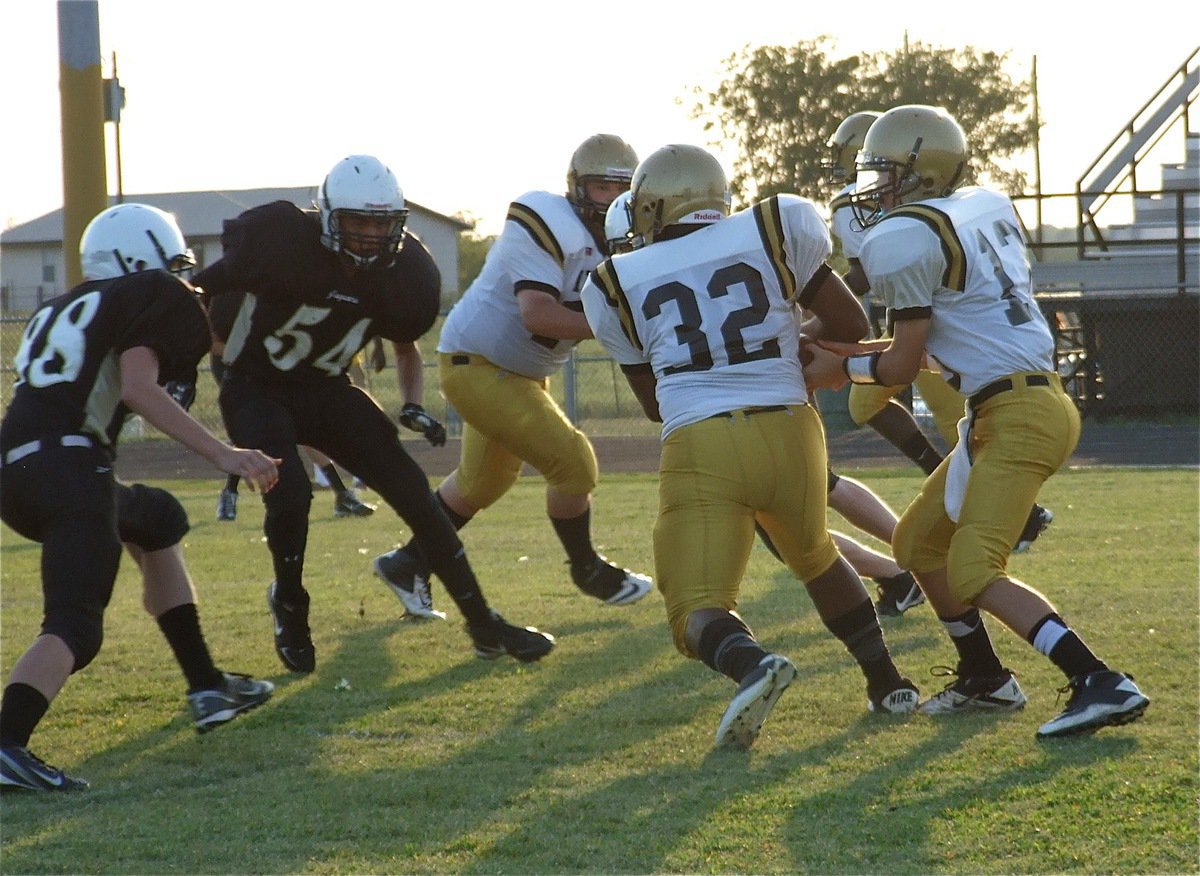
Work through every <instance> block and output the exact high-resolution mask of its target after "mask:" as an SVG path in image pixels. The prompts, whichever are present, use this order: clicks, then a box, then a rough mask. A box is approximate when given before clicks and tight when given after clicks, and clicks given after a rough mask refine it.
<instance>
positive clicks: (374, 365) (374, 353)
mask: <svg viewBox="0 0 1200 876" xmlns="http://www.w3.org/2000/svg"><path fill="white" fill-rule="evenodd" d="M384 368H387V353H385V352H384V351H383V341H381V340H379V338H375V341H374V343H372V345H371V370H372V371H374V372H375V373H376V374H378V373H379V372H380V371H382V370H383V369H384Z"/></svg>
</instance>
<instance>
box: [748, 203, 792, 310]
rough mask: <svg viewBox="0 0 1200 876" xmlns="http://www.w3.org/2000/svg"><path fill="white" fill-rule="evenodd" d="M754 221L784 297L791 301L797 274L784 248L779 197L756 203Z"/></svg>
mask: <svg viewBox="0 0 1200 876" xmlns="http://www.w3.org/2000/svg"><path fill="white" fill-rule="evenodd" d="M754 221H755V222H756V223H757V224H758V236H759V237H761V238H762V242H763V246H764V247H766V250H767V254H768V255H769V256H770V257H771V266H772V267H774V268H775V276H776V277H777V278H778V279H779V287H780V288H781V289H782V290H783V297H784V298H785V299H786V300H787V301H791V300H792V299H793V298H794V297H795V296H796V275H795V274H793V273H792V269H791V268H789V267H788V263H787V251H786V250H785V249H784V248H783V217H782V216H780V215H779V198H777V197H771V198H767V200H765V201H760V202H759V203H757V204H755V205H754Z"/></svg>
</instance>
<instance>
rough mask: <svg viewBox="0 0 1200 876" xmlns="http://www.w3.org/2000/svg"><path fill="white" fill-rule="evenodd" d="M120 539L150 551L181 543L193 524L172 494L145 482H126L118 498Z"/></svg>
mask: <svg viewBox="0 0 1200 876" xmlns="http://www.w3.org/2000/svg"><path fill="white" fill-rule="evenodd" d="M117 528H118V530H119V531H120V534H121V541H123V542H129V543H130V544H135V545H137V546H138V547H140V548H141V549H142V550H144V551H147V552H153V551H160V550H164V549H165V548H169V547H171V546H172V545H174V544H178V543H179V542H180V541H182V540H183V537H184V536H185V535H187V533H188V529H189V528H190V526H189V523H188V516H187V511H185V510H184V508H183V505H182V504H180V502H179V500H178V499H176V498H175V497H174V496H173V495H171V494H170V493H168V492H167V491H166V490H163V489H159V488H158V487H147V486H145V485H144V484H133V485H132V486H128V487H125V486H123V487H122V488H121V489H120V491H119V493H118V498H117Z"/></svg>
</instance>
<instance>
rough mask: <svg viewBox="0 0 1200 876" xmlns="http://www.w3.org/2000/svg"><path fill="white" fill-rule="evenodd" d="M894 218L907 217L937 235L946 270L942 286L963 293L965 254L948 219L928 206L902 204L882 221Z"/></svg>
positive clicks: (964, 286) (965, 277) (888, 213)
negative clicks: (927, 227)
mask: <svg viewBox="0 0 1200 876" xmlns="http://www.w3.org/2000/svg"><path fill="white" fill-rule="evenodd" d="M896 216H909V217H911V218H913V219H918V220H920V221H921V222H924V223H925V224H926V225H928V226H929V228H930V229H931V230H932V231H933V233H934V234H936V235H937V238H938V242H939V243H940V244H941V245H942V255H943V256H945V258H946V270H945V271H944V272H943V273H942V285H943V286H945V287H946V288H947V289H952V290H953V291H955V292H962V291H964V290H965V289H966V288H967V254H966V251H965V250H964V249H963V245H962V241H961V240H959V239H958V232H957V231H955V230H954V223H953V222H951V221H950V217H949V216H947V215H946V214H945V213H943V212H942V211H941V210H938V209H935V208H934V207H930V206H929V205H928V204H904V205H903V206H900V207H896V208H895V209H892V210H889V211H888V212H887V214H886V215H885V216H884V217H883V219H884V220H887V219H892V218H894V217H896Z"/></svg>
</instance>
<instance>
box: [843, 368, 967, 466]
mask: <svg viewBox="0 0 1200 876" xmlns="http://www.w3.org/2000/svg"><path fill="white" fill-rule="evenodd" d="M913 385H915V386H916V387H917V389H918V390H920V391H921V398H923V399H924V400H925V404H926V405H927V406H928V407H929V412H930V413H931V414H933V420H934V423H935V424H936V425H937V430H938V434H939V435H941V436H942V439H943V440H944V441H945V442H946V444H947V446H949V447H953V446H954V445H955V444H956V443H957V442H958V430H957V426H958V421H959V420H961V419H962V416H963V396H962V393H961V392H959V391H958V390H957V389H955V388H954V387H953V386H951V385H950V384H949V383H947V382H946V381H945V380H944V379H943V378H942V375H941V374H939V373H938V372H937V371H920V372H918V373H917V377H916V379H915V380H914V381H913ZM903 389H904V387H903V386H902V385H901V386H881V385H879V384H874V383H854V384H851V385H850V398H849V401H848V403H847V407H848V410H849V413H850V419H852V420H853V421H854V422H855V423H857V424H858V425H859V426H863V425H866V423H867V421H868V420H870V419H871V418H872V417H873V416H875V415H876V414H878V413H879V412H880V411H882V410H883V406H884V405H886V404H887V403H888V402H889V401H891V400H892V399H893V398H895V397H896V396H897V395H899V394H900V393H901V391H903Z"/></svg>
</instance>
